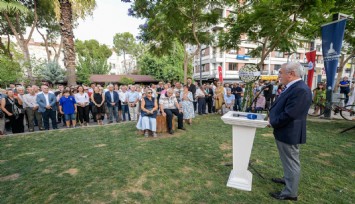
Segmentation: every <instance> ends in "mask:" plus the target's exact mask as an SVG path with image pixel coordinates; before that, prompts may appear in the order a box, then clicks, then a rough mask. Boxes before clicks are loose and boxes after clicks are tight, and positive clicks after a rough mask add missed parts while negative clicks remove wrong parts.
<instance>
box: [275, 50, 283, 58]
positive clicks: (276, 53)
mask: <svg viewBox="0 0 355 204" xmlns="http://www.w3.org/2000/svg"><path fill="white" fill-rule="evenodd" d="M275 57H276V58H283V57H284V53H283V52H280V51H275Z"/></svg>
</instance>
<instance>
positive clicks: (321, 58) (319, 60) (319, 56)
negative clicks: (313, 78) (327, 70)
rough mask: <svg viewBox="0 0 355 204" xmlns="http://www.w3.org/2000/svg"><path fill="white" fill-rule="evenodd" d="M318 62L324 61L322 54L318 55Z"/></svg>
mask: <svg viewBox="0 0 355 204" xmlns="http://www.w3.org/2000/svg"><path fill="white" fill-rule="evenodd" d="M317 63H318V64H321V63H323V57H322V56H321V55H317Z"/></svg>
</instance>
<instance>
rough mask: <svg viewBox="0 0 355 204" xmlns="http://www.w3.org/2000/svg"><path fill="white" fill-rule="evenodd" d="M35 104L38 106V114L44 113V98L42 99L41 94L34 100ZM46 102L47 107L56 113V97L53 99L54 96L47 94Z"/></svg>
mask: <svg viewBox="0 0 355 204" xmlns="http://www.w3.org/2000/svg"><path fill="white" fill-rule="evenodd" d="M36 101H37V104H38V106H39V107H38V112H40V113H41V112H45V111H46V105H47V102H46V98H45V97H44V94H43V93H40V94H38V95H37V98H36ZM48 101H49V105H50V106H52V110H53V111H56V110H57V97H55V95H54V94H52V93H48Z"/></svg>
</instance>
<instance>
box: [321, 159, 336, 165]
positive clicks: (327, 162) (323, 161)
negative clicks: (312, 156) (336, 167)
mask: <svg viewBox="0 0 355 204" xmlns="http://www.w3.org/2000/svg"><path fill="white" fill-rule="evenodd" d="M318 162H319V163H321V164H323V165H325V166H333V164H332V163H331V162H330V161H329V160H321V159H319V160H318Z"/></svg>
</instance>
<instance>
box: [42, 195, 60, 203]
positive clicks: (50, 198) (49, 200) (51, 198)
mask: <svg viewBox="0 0 355 204" xmlns="http://www.w3.org/2000/svg"><path fill="white" fill-rule="evenodd" d="M57 195H58V193H53V194H50V195H49V196H48V198H47V200H46V202H45V203H51V201H52V200H53V198H54V197H56V196H57Z"/></svg>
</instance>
